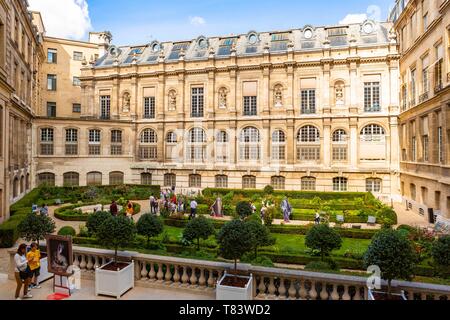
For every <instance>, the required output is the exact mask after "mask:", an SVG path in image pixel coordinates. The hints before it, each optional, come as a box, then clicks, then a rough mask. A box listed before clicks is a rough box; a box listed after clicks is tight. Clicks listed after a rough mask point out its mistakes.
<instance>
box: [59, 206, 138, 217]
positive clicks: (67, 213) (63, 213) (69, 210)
mask: <svg viewBox="0 0 450 320" xmlns="http://www.w3.org/2000/svg"><path fill="white" fill-rule="evenodd" d="M96 204H99V203H94V202H93V203H83V204H76V205H71V206H66V207H62V208H58V209H56V210H55V214H54V215H55V218H57V219H59V220H63V221H87V219H88V217H89V214H80V213H78V212H77V211H75V209H76V208H80V207H86V206H93V205H96ZM101 204H103V205H104V206H109V203H101ZM133 207H134V214H135V215H136V214H139V213H140V212H141V205H140V204H139V203H135V202H133ZM120 213H121V214H124V213H125V209H122V210H121V211H120Z"/></svg>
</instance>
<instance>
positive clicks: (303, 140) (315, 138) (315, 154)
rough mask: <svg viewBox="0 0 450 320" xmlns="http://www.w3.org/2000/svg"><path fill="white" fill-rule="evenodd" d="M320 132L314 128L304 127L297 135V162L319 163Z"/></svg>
mask: <svg viewBox="0 0 450 320" xmlns="http://www.w3.org/2000/svg"><path fill="white" fill-rule="evenodd" d="M320 151H321V148H320V132H319V129H317V128H316V127H314V126H304V127H302V128H301V129H300V130H299V131H298V133H297V160H299V161H302V162H318V161H320Z"/></svg>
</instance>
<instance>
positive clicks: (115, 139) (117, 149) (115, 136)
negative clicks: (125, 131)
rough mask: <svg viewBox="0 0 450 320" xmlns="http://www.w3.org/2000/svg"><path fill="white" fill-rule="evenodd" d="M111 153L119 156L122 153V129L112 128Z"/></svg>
mask: <svg viewBox="0 0 450 320" xmlns="http://www.w3.org/2000/svg"><path fill="white" fill-rule="evenodd" d="M111 155H112V156H119V155H122V131H121V130H112V131H111Z"/></svg>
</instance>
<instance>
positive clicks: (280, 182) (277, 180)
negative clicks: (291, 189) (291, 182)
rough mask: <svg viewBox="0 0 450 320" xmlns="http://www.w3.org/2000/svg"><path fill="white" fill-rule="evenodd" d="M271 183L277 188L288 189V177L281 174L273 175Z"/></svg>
mask: <svg viewBox="0 0 450 320" xmlns="http://www.w3.org/2000/svg"><path fill="white" fill-rule="evenodd" d="M270 185H271V186H272V187H273V188H274V189H275V190H284V189H286V178H285V177H281V176H277V177H272V178H271V179H270Z"/></svg>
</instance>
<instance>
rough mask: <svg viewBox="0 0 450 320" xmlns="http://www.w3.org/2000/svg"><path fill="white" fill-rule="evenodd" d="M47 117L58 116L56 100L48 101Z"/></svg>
mask: <svg viewBox="0 0 450 320" xmlns="http://www.w3.org/2000/svg"><path fill="white" fill-rule="evenodd" d="M47 117H48V118H55V117H56V102H47Z"/></svg>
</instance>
